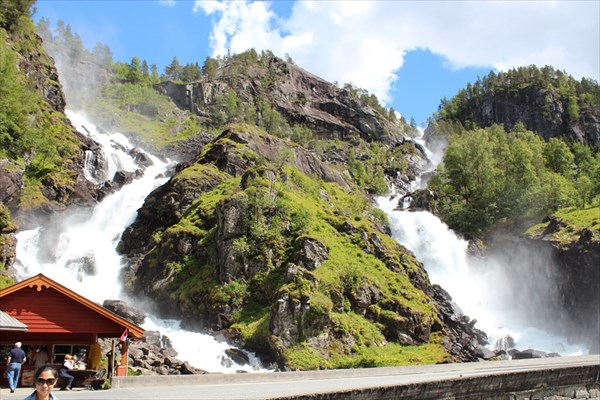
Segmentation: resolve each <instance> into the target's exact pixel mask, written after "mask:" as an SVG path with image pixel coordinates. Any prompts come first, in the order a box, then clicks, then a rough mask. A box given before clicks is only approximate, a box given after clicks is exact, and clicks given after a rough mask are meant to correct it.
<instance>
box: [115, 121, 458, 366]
mask: <svg viewBox="0 0 600 400" xmlns="http://www.w3.org/2000/svg"><path fill="white" fill-rule="evenodd" d="M282 153H284V154H286V155H287V157H286V159H285V162H282V161H281V154H282ZM342 176H343V174H341V173H340V171H338V170H336V169H334V168H333V167H332V166H330V165H326V164H324V163H323V162H321V161H320V160H318V159H317V158H315V157H314V156H312V155H311V153H310V152H308V151H306V150H304V149H302V148H300V147H298V146H296V145H294V144H292V143H291V142H287V141H285V140H282V139H279V138H276V137H273V136H270V135H268V134H267V133H266V132H264V131H262V130H260V129H257V128H256V127H252V126H249V125H243V124H237V125H233V126H230V127H229V128H228V129H226V130H225V131H224V132H223V134H221V135H220V136H219V137H217V138H216V139H215V140H214V141H213V142H211V143H210V144H209V145H208V146H207V147H206V148H204V149H203V151H202V152H201V154H200V155H199V156H198V157H197V158H196V160H195V161H194V162H193V163H190V164H188V165H186V166H185V167H183V168H180V170H179V171H178V173H177V174H175V175H174V176H173V178H172V179H171V180H170V181H169V182H168V183H167V184H165V185H164V186H163V187H161V188H159V189H157V190H156V191H155V192H154V193H152V194H151V195H150V196H149V197H148V198H147V200H146V204H145V205H144V207H142V209H141V210H140V212H139V216H138V219H137V220H136V221H135V222H134V223H133V224H132V225H131V227H130V228H128V229H127V231H126V232H125V233H124V235H123V238H122V241H121V243H120V245H119V249H120V250H121V251H122V252H124V253H126V255H127V256H128V258H129V260H130V261H131V265H132V269H131V271H130V272H129V275H128V276H129V279H130V280H129V285H130V287H131V288H132V290H133V292H134V293H135V294H137V295H143V296H147V297H150V298H152V299H154V300H155V302H156V304H158V305H159V307H160V308H161V311H162V313H164V314H165V315H170V316H176V317H178V318H182V319H183V320H184V321H185V323H186V324H188V325H189V326H194V327H201V328H203V329H205V330H228V331H229V333H230V334H233V335H234V337H236V338H237V340H239V342H240V344H241V345H242V346H243V347H245V348H248V349H251V350H254V351H257V352H259V353H260V354H263V355H267V356H269V357H270V358H271V359H274V360H275V361H277V363H278V364H279V366H280V367H281V368H284V369H285V368H293V369H314V368H339V367H359V366H376V365H399V364H411V363H424V362H428V363H435V362H446V361H450V360H453V359H461V357H459V356H458V355H456V354H455V355H454V356H456V357H454V356H453V355H452V354H451V353H450V352H449V351H448V350H447V348H450V346H446V347H444V345H443V343H446V342H447V341H448V339H447V337H448V330H447V329H446V325H445V323H444V322H443V321H444V317H443V316H442V315H441V314H440V311H439V308H438V304H437V303H436V301H434V300H433V294H434V289H433V288H432V287H431V285H430V283H429V279H428V277H427V274H426V273H425V271H424V270H423V268H422V265H421V264H420V263H419V262H418V261H417V260H416V259H415V258H414V256H413V255H412V254H411V253H410V252H409V251H408V250H406V249H405V248H404V247H402V246H401V245H399V244H398V243H397V242H395V241H394V240H393V239H392V238H391V237H389V236H388V235H387V233H385V232H384V231H382V230H381V226H382V215H381V212H379V210H376V209H374V208H373V206H371V205H370V202H369V200H368V199H367V198H366V197H365V196H364V195H363V194H362V193H361V192H359V191H358V190H355V189H353V185H352V184H351V183H349V182H347V181H346V180H344V179H343V178H342ZM444 338H446V339H444Z"/></svg>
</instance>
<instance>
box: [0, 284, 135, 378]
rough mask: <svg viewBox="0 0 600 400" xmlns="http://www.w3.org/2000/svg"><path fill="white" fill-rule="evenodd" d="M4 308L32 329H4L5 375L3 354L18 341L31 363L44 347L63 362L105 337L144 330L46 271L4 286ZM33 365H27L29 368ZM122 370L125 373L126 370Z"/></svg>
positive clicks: (0, 335)
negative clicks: (53, 278) (67, 357)
mask: <svg viewBox="0 0 600 400" xmlns="http://www.w3.org/2000/svg"><path fill="white" fill-rule="evenodd" d="M0 310H1V311H3V312H4V313H5V314H6V315H8V316H10V317H12V318H14V319H16V320H18V321H19V322H21V323H22V324H24V325H26V326H27V330H12V329H11V330H5V329H1V330H0V373H1V374H2V375H0V376H4V369H5V368H6V361H5V359H3V357H5V355H6V354H7V353H8V352H9V351H10V349H11V348H12V346H13V344H14V343H15V342H22V343H23V346H22V348H23V350H25V351H26V353H28V354H27V355H28V363H27V364H29V361H31V358H32V355H33V354H34V352H35V349H36V348H37V347H40V346H44V347H46V349H47V351H48V353H49V356H50V361H51V362H52V363H54V364H57V365H60V364H62V361H63V358H64V355H65V354H83V356H84V357H85V355H86V353H87V354H89V349H90V346H91V345H92V344H93V343H97V341H98V339H99V338H119V337H121V336H122V334H123V333H124V332H125V331H127V332H128V337H129V338H134V339H135V338H140V337H142V336H143V335H144V329H143V328H141V327H139V326H137V325H136V324H134V323H132V322H130V321H128V320H126V319H124V318H122V317H120V316H119V315H117V314H114V313H113V312H111V311H109V310H107V309H106V308H104V307H102V306H101V305H99V304H97V303H95V302H93V301H91V300H88V299H86V298H85V297H83V296H81V295H79V294H77V293H75V292H73V291H72V290H70V289H68V288H66V287H65V286H62V285H61V284H59V283H58V282H56V281H53V280H52V279H50V278H48V277H46V276H44V275H42V274H38V275H36V276H34V277H31V278H29V279H26V280H24V281H21V282H18V283H16V284H14V285H12V286H9V287H7V288H4V289H2V290H0ZM126 361H127V341H125V342H123V346H122V356H121V364H122V365H123V366H125V365H126ZM31 368H33V367H31ZM31 368H28V367H27V366H25V368H24V370H30V369H31ZM117 372H118V375H121V374H124V372H125V370H123V369H121V370H117ZM24 375H25V376H26V375H27V374H26V373H24Z"/></svg>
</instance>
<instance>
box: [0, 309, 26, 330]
mask: <svg viewBox="0 0 600 400" xmlns="http://www.w3.org/2000/svg"><path fill="white" fill-rule="evenodd" d="M26 330H27V325H25V324H24V323H22V322H21V321H19V320H18V319H16V318H13V317H11V316H10V315H8V314H7V313H5V312H4V311H0V331H26Z"/></svg>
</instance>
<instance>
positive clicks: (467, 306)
mask: <svg viewBox="0 0 600 400" xmlns="http://www.w3.org/2000/svg"><path fill="white" fill-rule="evenodd" d="M417 141H418V142H419V144H421V145H424V143H423V142H422V141H419V140H417ZM425 150H426V154H427V156H428V157H429V159H430V160H431V159H432V157H434V155H433V154H431V152H429V151H428V150H427V149H426V148H425ZM439 159H440V157H436V158H435V160H439ZM433 164H436V162H435V161H434V162H433ZM419 185H420V180H417V181H416V182H414V187H413V189H416V188H418V186H419ZM377 204H378V206H379V208H381V210H383V211H384V212H385V213H386V214H387V215H388V217H389V219H390V223H391V230H392V236H393V237H394V239H396V240H397V241H398V242H399V243H400V244H402V245H404V246H405V247H406V248H408V249H409V250H411V251H412V252H413V253H414V254H415V256H416V257H417V259H418V260H419V261H421V262H422V263H423V266H424V267H425V269H426V270H427V273H428V274H429V277H430V280H431V282H432V283H435V284H438V285H440V286H442V287H443V288H444V289H445V290H446V291H447V292H448V293H449V294H450V295H451V296H452V298H453V300H454V302H455V303H456V304H458V306H459V307H460V308H461V309H462V310H463V312H464V313H465V314H466V315H468V316H469V317H470V318H473V319H476V320H477V323H476V325H475V326H476V327H477V328H479V329H481V330H483V331H484V332H486V334H487V335H488V338H489V340H490V347H491V348H492V350H493V349H494V347H496V348H498V349H502V348H503V347H505V341H506V338H507V337H511V338H512V339H514V342H515V344H514V347H515V348H517V349H519V350H525V349H536V350H541V351H545V352H547V353H558V354H560V355H579V354H587V349H586V348H585V347H584V346H582V345H578V344H571V343H569V342H568V341H567V339H565V338H564V337H561V336H557V335H554V334H552V333H550V332H548V331H547V330H546V329H545V328H544V327H543V326H542V325H543V324H540V323H536V321H532V319H531V318H529V316H531V315H532V314H535V313H538V314H541V313H542V312H543V311H547V310H540V308H543V307H544V304H546V305H547V306H548V305H549V303H550V302H551V301H552V299H551V292H550V289H548V290H547V291H546V290H545V288H540V287H539V286H541V285H538V287H537V288H531V289H530V291H532V292H534V291H535V290H538V291H542V292H544V293H524V292H525V291H527V289H521V288H519V289H515V283H516V281H515V279H520V280H527V279H530V280H531V281H536V282H539V281H543V280H544V279H543V278H548V277H544V276H543V275H544V274H546V273H547V272H546V271H539V269H540V268H542V269H543V268H544V266H543V265H542V266H541V267H539V266H538V267H537V270H536V267H534V266H533V265H531V264H527V263H526V261H527V260H523V261H524V262H523V265H519V266H518V267H517V268H515V267H514V266H507V265H505V264H503V263H502V262H501V261H499V260H496V259H491V258H487V259H483V260H477V259H475V258H470V257H469V256H468V252H467V247H468V242H467V241H466V240H464V239H462V238H461V237H460V236H458V235H457V234H456V233H455V232H454V231H452V230H451V229H449V228H448V226H447V225H446V224H444V223H443V222H442V221H440V219H439V218H437V217H436V216H434V215H433V214H431V213H429V212H426V211H419V212H410V211H404V210H397V208H398V197H394V196H392V197H379V198H378V199H377ZM515 274H521V275H520V276H518V277H516V278H515ZM532 286H533V285H532ZM536 295H537V298H536ZM540 298H541V299H540ZM532 299H535V300H537V301H533V300H532ZM551 317H552V316H551V315H548V318H551ZM504 349H505V348H504Z"/></svg>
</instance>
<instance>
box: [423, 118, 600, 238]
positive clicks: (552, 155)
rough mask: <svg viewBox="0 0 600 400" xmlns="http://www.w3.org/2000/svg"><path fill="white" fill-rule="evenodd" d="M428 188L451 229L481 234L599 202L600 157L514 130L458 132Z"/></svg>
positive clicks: (580, 147)
mask: <svg viewBox="0 0 600 400" xmlns="http://www.w3.org/2000/svg"><path fill="white" fill-rule="evenodd" d="M448 139H449V144H448V147H447V148H446V150H445V154H444V159H443V163H442V164H441V165H440V166H439V167H438V170H437V174H436V176H435V177H434V178H433V179H432V180H431V181H430V182H429V187H430V188H431V189H433V190H434V191H435V192H436V193H438V195H439V198H438V200H437V201H435V202H434V207H436V209H437V211H438V212H439V213H440V215H441V216H442V218H443V219H444V221H445V222H446V223H448V224H449V225H450V226H451V227H453V228H456V229H458V230H460V231H461V232H464V233H468V234H472V235H481V234H484V233H485V232H486V231H487V229H488V228H490V227H491V226H493V225H494V224H496V223H498V222H503V221H507V220H509V221H511V220H512V221H515V220H522V219H535V218H540V217H543V216H545V215H548V214H550V213H553V212H554V211H556V210H558V209H560V208H564V207H569V206H578V207H585V206H586V205H590V204H597V203H598V202H599V201H600V184H599V182H600V154H599V153H598V152H597V151H594V150H593V149H591V148H590V147H587V146H585V145H583V144H580V143H574V144H572V145H571V146H569V145H568V144H567V143H566V142H565V141H564V140H562V139H557V138H552V139H550V141H548V142H544V141H543V140H542V139H541V138H540V137H539V136H538V135H536V134H534V133H533V132H531V131H527V130H525V129H523V127H522V126H517V127H515V128H514V129H513V130H512V131H511V132H505V131H504V128H503V127H501V126H498V125H494V126H491V127H489V128H479V129H474V130H464V129H459V131H458V132H457V133H454V134H452V135H450V137H449V138H448Z"/></svg>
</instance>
